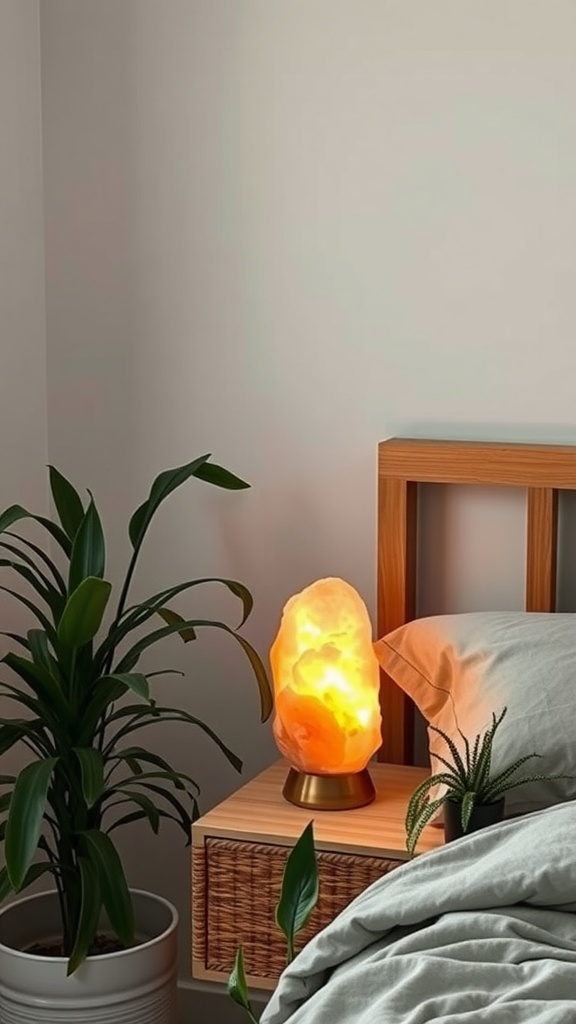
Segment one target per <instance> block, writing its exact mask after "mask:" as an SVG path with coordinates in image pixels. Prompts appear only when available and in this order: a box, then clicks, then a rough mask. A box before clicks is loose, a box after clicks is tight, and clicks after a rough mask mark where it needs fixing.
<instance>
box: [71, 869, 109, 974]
mask: <svg viewBox="0 0 576 1024" xmlns="http://www.w3.org/2000/svg"><path fill="white" fill-rule="evenodd" d="M78 868H79V871H80V882H81V893H82V896H81V900H80V913H79V915H78V925H77V928H76V935H75V937H74V946H73V948H72V953H71V954H70V959H69V960H68V970H67V974H68V975H70V974H74V971H76V970H78V968H79V967H80V964H81V963H83V962H84V960H85V959H86V957H87V956H88V951H89V949H90V946H91V945H92V943H93V941H94V938H95V935H96V932H97V930H98V921H99V918H100V911H101V909H102V897H101V895H100V879H99V875H98V871H97V869H96V868H95V867H94V864H93V863H92V862H91V861H90V860H88V859H87V858H86V857H78Z"/></svg>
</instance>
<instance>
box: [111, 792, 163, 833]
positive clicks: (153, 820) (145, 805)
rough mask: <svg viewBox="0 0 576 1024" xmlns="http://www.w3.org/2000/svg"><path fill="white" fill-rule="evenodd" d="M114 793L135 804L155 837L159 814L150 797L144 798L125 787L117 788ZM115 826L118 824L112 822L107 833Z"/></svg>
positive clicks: (143, 794) (144, 796) (141, 794)
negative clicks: (121, 794) (122, 795)
mask: <svg viewBox="0 0 576 1024" xmlns="http://www.w3.org/2000/svg"><path fill="white" fill-rule="evenodd" d="M116 792H117V793H123V794H124V795H125V796H126V797H127V798H128V801H129V802H132V803H135V804H137V805H138V807H140V809H141V811H142V813H143V814H144V816H145V817H146V818H147V819H148V821H149V823H150V828H151V829H152V831H153V833H154V835H155V836H157V835H158V829H159V828H160V812H159V810H158V808H157V807H156V805H155V804H154V803H153V801H152V800H151V799H150V797H148V796H146V794H145V793H137V792H135V791H134V790H133V789H127V788H126V787H125V786H121V787H119V788H118V789H117V790H116ZM122 802H124V801H122ZM117 825H118V822H114V823H113V824H112V825H111V826H110V828H109V829H108V832H112V831H113V829H114V828H115V827H116V826H117Z"/></svg>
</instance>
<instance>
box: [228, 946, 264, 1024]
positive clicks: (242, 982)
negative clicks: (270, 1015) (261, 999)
mask: <svg viewBox="0 0 576 1024" xmlns="http://www.w3.org/2000/svg"><path fill="white" fill-rule="evenodd" d="M228 995H229V996H230V998H231V999H233V1000H234V1002H235V1003H238V1006H241V1007H242V1008H243V1009H244V1010H246V1013H247V1014H248V1016H249V1018H250V1021H251V1024H258V1022H257V1020H256V1017H255V1016H254V1014H253V1012H252V1007H251V1005H250V1000H249V998H248V985H247V984H246V971H245V968H244V950H243V949H242V946H239V947H238V949H237V950H236V959H235V961H234V968H233V970H232V973H231V975H230V977H229V978H228Z"/></svg>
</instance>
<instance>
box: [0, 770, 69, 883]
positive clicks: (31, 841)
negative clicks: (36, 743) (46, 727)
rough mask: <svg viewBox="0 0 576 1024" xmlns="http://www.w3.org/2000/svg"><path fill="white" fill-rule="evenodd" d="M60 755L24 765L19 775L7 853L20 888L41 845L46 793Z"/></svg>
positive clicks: (8, 827)
mask: <svg viewBox="0 0 576 1024" xmlns="http://www.w3.org/2000/svg"><path fill="white" fill-rule="evenodd" d="M57 761H58V759H57V758H55V757H47V758H46V759H45V760H43V761H34V762H32V764H29V765H27V766H26V768H23V769H22V771H21V772H20V775H19V776H18V779H17V781H16V785H15V786H14V792H13V794H12V800H11V803H10V811H9V813H8V824H7V825H6V839H5V843H4V854H5V858H6V868H7V871H8V877H9V879H10V885H11V886H12V888H13V889H14V892H18V891H19V890H20V889H21V887H22V885H23V883H24V880H25V878H26V874H27V872H28V869H29V867H30V865H31V863H32V860H33V858H34V854H35V853H36V850H37V848H38V841H39V839H40V833H41V829H42V819H43V816H44V810H45V807H46V797H47V794H48V789H49V787H50V783H51V781H52V773H53V771H54V768H55V766H56V764H57Z"/></svg>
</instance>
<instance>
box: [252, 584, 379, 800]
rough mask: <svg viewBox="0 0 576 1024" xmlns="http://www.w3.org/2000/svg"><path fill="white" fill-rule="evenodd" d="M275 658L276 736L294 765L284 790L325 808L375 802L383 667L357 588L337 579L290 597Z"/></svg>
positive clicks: (274, 648) (272, 655)
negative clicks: (373, 771) (371, 765)
mask: <svg viewBox="0 0 576 1024" xmlns="http://www.w3.org/2000/svg"><path fill="white" fill-rule="evenodd" d="M270 661H271V667H272V678H273V681H274V700H275V712H276V714H275V719H274V738H275V740H276V743H277V745H278V748H279V750H280V752H281V753H282V754H283V755H284V756H285V757H286V758H287V760H288V761H289V763H290V765H292V770H291V773H290V775H289V777H288V780H287V783H286V786H285V787H284V795H285V796H286V797H287V799H289V800H292V802H293V803H298V804H300V805H301V806H307V807H308V806H313V807H317V808H321V809H328V808H334V809H338V808H343V807H358V806H361V805H362V804H365V803H369V802H370V800H372V799H373V798H374V787H373V785H372V782H371V780H370V777H369V775H368V773H367V771H366V765H367V763H368V761H369V760H370V758H371V757H372V755H373V754H374V752H375V751H376V750H377V749H378V747H379V746H380V741H381V738H380V705H379V669H378V662H377V659H376V656H375V654H374V650H373V646H372V627H371V624H370V619H369V617H368V612H367V610H366V606H365V605H364V602H363V601H362V599H361V598H360V596H359V595H358V594H357V592H356V591H355V590H354V588H353V587H351V586H350V584H349V583H345V582H344V580H340V579H333V578H331V579H324V580H318V581H317V582H316V583H312V584H311V585H310V586H309V587H306V589H305V590H303V591H302V592H301V593H300V594H296V595H295V596H294V597H291V598H290V600H289V601H288V602H287V604H286V606H285V608H284V611H283V613H282V620H281V622H280V628H279V630H278V634H277V636H276V639H275V640H274V643H273V645H272V648H271V651H270Z"/></svg>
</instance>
